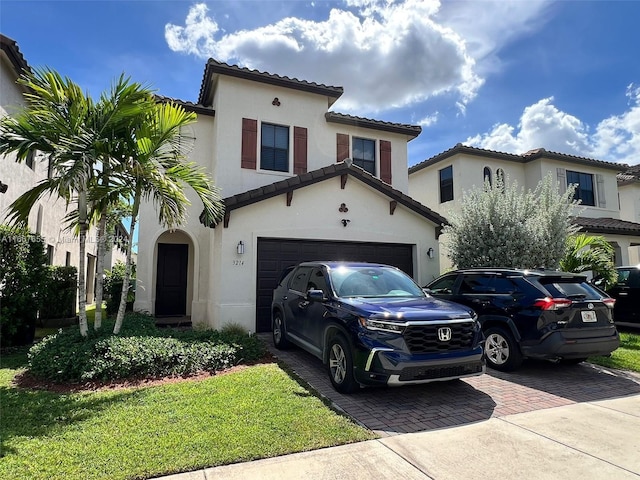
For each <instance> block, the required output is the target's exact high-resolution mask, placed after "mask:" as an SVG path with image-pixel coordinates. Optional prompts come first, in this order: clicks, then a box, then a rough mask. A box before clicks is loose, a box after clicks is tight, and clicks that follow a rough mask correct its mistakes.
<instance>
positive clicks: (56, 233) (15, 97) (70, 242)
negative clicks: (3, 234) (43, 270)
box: [0, 53, 97, 267]
mask: <svg viewBox="0 0 640 480" xmlns="http://www.w3.org/2000/svg"><path fill="white" fill-rule="evenodd" d="M0 67H1V69H0V115H1V116H6V115H13V114H15V113H17V112H18V111H20V109H22V108H24V105H25V101H24V97H23V89H22V88H21V87H20V86H19V85H17V84H16V79H17V74H16V72H15V70H14V69H13V65H12V64H11V62H9V61H8V59H7V58H6V56H5V55H4V53H0ZM15 158H16V156H15V154H9V155H7V156H6V157H4V158H2V159H1V161H0V181H2V183H4V184H7V185H8V188H7V191H6V193H3V194H0V222H2V223H5V222H6V220H7V213H8V210H7V208H8V207H9V205H11V203H13V202H14V201H15V200H16V199H17V198H18V197H19V196H20V195H22V194H23V193H25V192H26V191H28V190H30V189H31V188H33V187H34V186H36V185H37V184H38V183H39V182H40V181H42V180H44V179H45V178H47V174H48V160H47V158H46V157H45V156H44V155H43V154H42V153H39V152H36V154H35V156H34V161H33V168H30V167H29V166H27V165H26V163H24V162H22V163H17V162H16V161H15ZM66 213H67V209H66V205H65V202H64V201H63V200H61V199H59V198H56V197H50V196H45V197H43V198H41V199H40V201H39V202H38V203H37V204H36V205H35V206H34V208H33V209H32V210H31V213H30V215H29V223H28V226H29V229H30V230H31V231H32V232H35V233H39V234H41V235H42V236H43V237H44V241H45V245H47V246H49V247H51V248H53V259H52V264H54V265H66V263H67V261H69V263H70V265H73V266H75V267H77V266H78V265H79V260H78V258H79V255H78V238H77V237H76V236H74V235H73V233H72V232H70V231H66V230H65V226H64V222H63V219H64V217H65V215H66ZM95 239H96V233H95V229H92V230H91V231H90V232H89V235H88V238H87V254H88V255H93V256H95V253H96V247H97V244H96V242H95Z"/></svg>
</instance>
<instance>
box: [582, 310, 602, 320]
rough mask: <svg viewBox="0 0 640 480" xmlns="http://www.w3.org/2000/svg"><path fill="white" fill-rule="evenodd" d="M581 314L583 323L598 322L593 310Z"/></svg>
mask: <svg viewBox="0 0 640 480" xmlns="http://www.w3.org/2000/svg"><path fill="white" fill-rule="evenodd" d="M580 314H581V315H582V321H583V322H585V323H593V322H597V321H598V317H597V315H596V312H594V311H593V310H585V311H582V312H580Z"/></svg>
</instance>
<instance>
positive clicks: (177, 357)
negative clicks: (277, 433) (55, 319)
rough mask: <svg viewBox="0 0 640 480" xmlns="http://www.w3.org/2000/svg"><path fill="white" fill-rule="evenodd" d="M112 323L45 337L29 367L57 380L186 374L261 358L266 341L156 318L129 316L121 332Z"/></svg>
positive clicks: (47, 377)
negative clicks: (161, 324) (165, 324)
mask: <svg viewBox="0 0 640 480" xmlns="http://www.w3.org/2000/svg"><path fill="white" fill-rule="evenodd" d="M112 330H113V325H112V321H105V322H104V324H103V326H102V328H101V329H100V330H99V331H98V332H94V331H91V332H90V333H89V335H88V337H87V338H83V337H82V336H81V335H80V332H79V329H78V328H77V327H72V328H67V329H64V330H59V331H58V333H56V334H54V335H51V336H48V337H45V338H44V339H43V340H42V341H41V342H40V343H38V344H36V345H34V346H33V347H32V348H31V350H30V351H29V369H30V371H31V373H32V374H33V375H34V376H36V377H40V378H45V379H48V380H53V381H56V382H68V381H71V382H84V381H89V380H119V379H130V378H159V377H164V376H184V375H191V374H194V373H197V372H203V371H206V372H215V371H218V370H221V369H224V368H228V367H230V366H233V365H237V364H239V363H246V362H251V361H255V360H258V359H260V358H261V357H262V356H263V355H264V354H265V352H266V350H265V347H264V345H263V343H262V342H261V341H260V340H259V339H258V338H257V337H256V336H253V335H249V334H248V333H242V332H241V331H239V330H234V331H229V332H224V331H222V332H221V331H217V330H208V331H193V330H187V331H181V330H173V329H166V328H164V329H158V328H156V326H155V321H154V319H153V317H150V316H148V315H144V314H140V313H129V314H127V315H126V317H125V320H124V323H123V327H122V330H121V332H120V334H119V335H113V334H111V331H112Z"/></svg>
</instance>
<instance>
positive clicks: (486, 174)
mask: <svg viewBox="0 0 640 480" xmlns="http://www.w3.org/2000/svg"><path fill="white" fill-rule="evenodd" d="M482 181H483V182H487V183H489V186H491V185H493V178H492V176H491V169H490V168H489V167H484V169H483V171H482Z"/></svg>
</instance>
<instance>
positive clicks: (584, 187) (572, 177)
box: [567, 170, 596, 206]
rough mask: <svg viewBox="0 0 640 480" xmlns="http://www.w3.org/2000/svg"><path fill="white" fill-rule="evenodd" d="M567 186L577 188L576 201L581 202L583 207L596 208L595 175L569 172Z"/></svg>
mask: <svg viewBox="0 0 640 480" xmlns="http://www.w3.org/2000/svg"><path fill="white" fill-rule="evenodd" d="M567 185H575V186H576V191H575V194H574V196H573V198H574V199H576V200H581V203H582V205H591V206H595V204H596V203H595V192H594V188H593V175H591V174H590V173H580V172H572V171H571V170H567Z"/></svg>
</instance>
